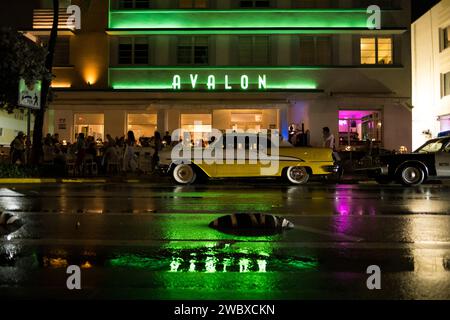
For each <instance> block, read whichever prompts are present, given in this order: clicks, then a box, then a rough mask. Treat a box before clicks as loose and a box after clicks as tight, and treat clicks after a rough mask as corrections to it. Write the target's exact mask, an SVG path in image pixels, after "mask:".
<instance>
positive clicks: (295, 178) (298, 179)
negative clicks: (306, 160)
mask: <svg viewBox="0 0 450 320" xmlns="http://www.w3.org/2000/svg"><path fill="white" fill-rule="evenodd" d="M286 177H287V178H288V180H289V182H291V183H293V184H297V185H301V184H306V183H307V182H308V180H309V173H308V171H307V170H306V168H305V167H289V168H288V169H287V171H286Z"/></svg>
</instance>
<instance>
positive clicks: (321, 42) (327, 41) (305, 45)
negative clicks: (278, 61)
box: [299, 36, 332, 65]
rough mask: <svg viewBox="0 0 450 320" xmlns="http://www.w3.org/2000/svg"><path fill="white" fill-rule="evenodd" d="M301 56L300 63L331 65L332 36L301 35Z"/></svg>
mask: <svg viewBox="0 0 450 320" xmlns="http://www.w3.org/2000/svg"><path fill="white" fill-rule="evenodd" d="M299 56H300V61H299V63H300V65H331V64H332V38H331V37H328V36H317V37H313V36H301V37H300V51H299Z"/></svg>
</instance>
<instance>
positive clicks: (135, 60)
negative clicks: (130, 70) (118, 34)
mask: <svg viewBox="0 0 450 320" xmlns="http://www.w3.org/2000/svg"><path fill="white" fill-rule="evenodd" d="M149 60H150V59H149V43H148V38H146V37H137V38H120V39H119V61H118V62H119V64H149Z"/></svg>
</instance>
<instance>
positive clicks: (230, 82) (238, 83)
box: [172, 74, 267, 90]
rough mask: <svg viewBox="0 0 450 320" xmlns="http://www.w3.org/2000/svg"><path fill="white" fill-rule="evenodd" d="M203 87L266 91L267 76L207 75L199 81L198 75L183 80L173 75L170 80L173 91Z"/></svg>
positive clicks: (179, 76) (191, 75)
mask: <svg viewBox="0 0 450 320" xmlns="http://www.w3.org/2000/svg"><path fill="white" fill-rule="evenodd" d="M199 87H204V88H206V89H208V90H217V89H224V90H233V89H241V90H248V89H250V88H251V87H252V88H258V90H266V89H267V76H266V75H265V74H261V75H257V76H248V75H246V74H243V75H240V76H230V75H224V76H221V77H218V76H215V75H207V77H206V78H202V79H200V76H199V74H189V77H188V78H187V77H185V78H183V77H182V76H181V75H177V74H176V75H174V76H173V80H172V89H173V90H182V89H192V90H194V89H199Z"/></svg>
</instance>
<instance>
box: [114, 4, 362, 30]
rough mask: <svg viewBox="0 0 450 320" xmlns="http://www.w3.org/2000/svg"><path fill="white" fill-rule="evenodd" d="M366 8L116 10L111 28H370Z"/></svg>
mask: <svg viewBox="0 0 450 320" xmlns="http://www.w3.org/2000/svg"><path fill="white" fill-rule="evenodd" d="M368 17H369V15H368V14H367V12H366V10H360V9H357V10H354V9H350V10H345V9H323V10H113V11H110V12H109V29H174V30H175V29H183V28H186V29H197V28H203V29H208V28H218V29H221V28H222V29H223V28H231V29H232V28H263V29H273V28H366V27H367V18H368Z"/></svg>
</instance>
